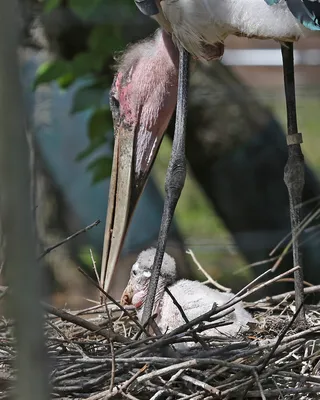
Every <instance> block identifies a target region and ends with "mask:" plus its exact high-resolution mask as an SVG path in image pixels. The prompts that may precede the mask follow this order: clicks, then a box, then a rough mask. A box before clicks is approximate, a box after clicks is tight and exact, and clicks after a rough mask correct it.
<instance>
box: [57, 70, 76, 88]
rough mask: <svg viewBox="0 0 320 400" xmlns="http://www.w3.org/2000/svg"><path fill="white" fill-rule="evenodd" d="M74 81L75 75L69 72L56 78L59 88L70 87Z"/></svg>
mask: <svg viewBox="0 0 320 400" xmlns="http://www.w3.org/2000/svg"><path fill="white" fill-rule="evenodd" d="M74 81H75V76H74V75H73V74H71V73H69V74H65V75H63V76H61V77H60V78H58V79H57V82H58V85H59V86H60V88H61V89H67V88H68V87H70V86H71V85H72V84H73V83H74Z"/></svg>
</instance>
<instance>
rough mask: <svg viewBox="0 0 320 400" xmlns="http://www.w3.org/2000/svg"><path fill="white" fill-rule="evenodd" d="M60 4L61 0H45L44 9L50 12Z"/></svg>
mask: <svg viewBox="0 0 320 400" xmlns="http://www.w3.org/2000/svg"><path fill="white" fill-rule="evenodd" d="M59 6H60V0H45V5H44V11H45V12H50V11H52V10H54V9H55V8H57V7H59Z"/></svg>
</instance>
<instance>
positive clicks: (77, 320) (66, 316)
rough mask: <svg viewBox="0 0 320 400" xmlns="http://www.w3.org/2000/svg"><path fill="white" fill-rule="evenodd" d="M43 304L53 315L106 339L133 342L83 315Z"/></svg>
mask: <svg viewBox="0 0 320 400" xmlns="http://www.w3.org/2000/svg"><path fill="white" fill-rule="evenodd" d="M42 305H43V307H44V309H45V310H46V311H47V312H49V313H50V314H53V315H55V316H57V317H59V318H61V319H62V320H65V321H68V322H71V323H73V324H75V325H78V326H81V327H82V328H84V329H87V330H88V331H91V332H94V333H96V334H99V335H101V336H103V337H105V338H106V339H113V340H115V341H117V342H119V343H130V342H131V340H130V339H128V338H126V337H124V336H122V335H120V334H118V333H114V332H112V331H110V330H107V329H105V328H100V327H99V326H97V325H96V324H93V323H92V322H90V321H87V320H85V319H83V318H81V317H78V316H77V315H73V314H70V313H68V312H67V311H65V310H59V309H58V308H55V307H53V306H51V305H50V304H47V303H44V302H42Z"/></svg>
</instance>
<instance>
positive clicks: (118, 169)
mask: <svg viewBox="0 0 320 400" xmlns="http://www.w3.org/2000/svg"><path fill="white" fill-rule="evenodd" d="M134 128H135V127H134V126H127V127H125V126H123V125H122V126H119V127H118V129H116V130H117V132H115V143H114V153H113V163H112V173H111V179H110V187H109V200H108V211H107V218H106V228H105V234H104V243H103V253H102V266H101V277H100V279H101V282H100V284H101V286H102V287H103V289H104V290H105V291H106V292H108V290H109V286H110V282H111V278H112V275H113V273H114V270H115V266H116V263H117V261H118V257H119V254H120V251H121V248H122V245H123V241H124V238H125V234H126V231H127V228H128V224H129V220H130V215H129V210H130V209H132V208H133V207H131V203H130V201H131V194H132V171H133V151H134Z"/></svg>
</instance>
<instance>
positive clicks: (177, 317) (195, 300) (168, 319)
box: [122, 249, 254, 347]
mask: <svg viewBox="0 0 320 400" xmlns="http://www.w3.org/2000/svg"><path fill="white" fill-rule="evenodd" d="M154 254H155V249H149V250H146V251H144V252H142V253H141V254H140V255H139V257H138V259H137V262H136V263H135V264H134V265H133V266H132V269H131V275H130V280H129V282H128V285H127V287H126V289H125V291H124V294H123V297H122V301H123V304H128V303H131V304H133V305H135V307H136V308H137V315H138V318H139V320H141V319H142V314H143V307H144V301H145V298H146V295H147V290H148V286H149V281H150V276H151V268H152V265H153V259H154ZM165 287H167V288H168V289H169V290H170V292H171V294H172V295H173V296H174V298H175V299H176V301H177V302H178V303H179V305H180V306H181V308H182V309H183V311H184V313H185V314H186V316H187V318H188V320H189V321H191V320H193V319H195V318H197V317H199V316H201V315H203V314H204V313H206V312H208V311H210V310H211V309H212V307H214V306H215V305H217V306H221V305H223V304H225V303H227V302H229V301H230V300H231V299H233V298H234V294H232V293H223V292H220V291H218V290H215V289H211V288H209V287H208V286H206V285H204V284H202V283H201V282H199V281H191V280H186V279H181V280H178V281H177V280H176V266H175V262H174V259H173V258H172V257H170V256H169V255H168V254H165V257H164V261H163V264H162V267H161V273H160V279H159V283H158V287H157V292H156V299H155V304H154V309H153V313H156V314H157V317H156V322H157V324H158V326H159V328H160V330H161V332H162V333H167V332H170V331H172V330H174V329H176V328H178V327H179V326H181V325H184V324H185V320H184V318H183V316H182V315H181V313H180V310H179V309H178V307H177V306H176V305H175V304H174V302H173V300H172V298H171V297H170V296H169V294H168V293H167V292H166V291H165ZM233 308H234V311H233V312H232V313H230V314H228V315H227V316H225V317H224V320H225V321H226V322H230V324H229V325H227V326H222V327H216V328H210V329H208V330H206V331H205V332H204V334H205V335H206V336H231V337H234V336H236V335H237V334H238V333H240V332H241V331H244V330H246V328H247V323H248V322H253V321H254V320H253V318H252V317H251V315H250V314H249V313H248V312H247V311H246V310H245V309H244V308H243V304H242V303H241V302H239V303H237V304H235V305H234V306H233ZM206 323H208V322H206ZM189 346H194V343H192V342H189ZM182 347H183V346H182Z"/></svg>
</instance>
